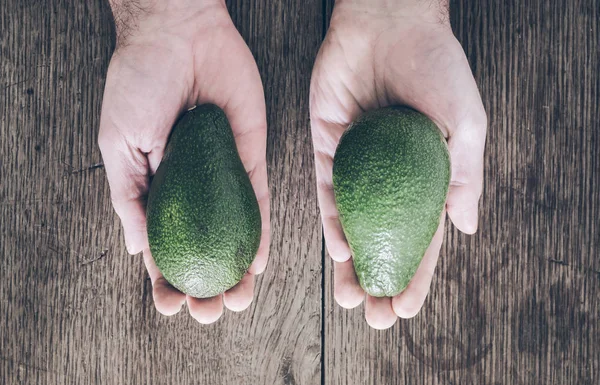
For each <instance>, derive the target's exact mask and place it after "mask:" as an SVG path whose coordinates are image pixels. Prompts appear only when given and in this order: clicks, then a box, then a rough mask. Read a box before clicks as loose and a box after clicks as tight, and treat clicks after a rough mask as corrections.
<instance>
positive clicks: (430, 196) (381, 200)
mask: <svg viewBox="0 0 600 385" xmlns="http://www.w3.org/2000/svg"><path fill="white" fill-rule="evenodd" d="M449 184H450V155H449V153H448V147H447V145H446V141H445V139H444V137H443V135H442V134H441V132H440V130H439V129H438V127H437V126H436V125H435V123H433V122H432V121H431V120H429V119H428V118H427V117H426V116H425V115H423V114H421V113H419V112H417V111H415V110H412V109H410V108H406V107H386V108H381V109H377V110H374V111H369V112H366V113H365V114H363V115H362V116H360V117H359V118H358V119H356V120H355V121H354V122H353V123H352V124H351V125H350V126H349V127H348V129H347V130H346V132H345V133H344V134H343V135H342V137H341V139H340V142H339V144H338V147H337V149H336V152H335V157H334V160H333V188H334V194H335V202H336V206H337V209H338V211H339V214H340V222H341V224H342V229H343V230H344V234H345V235H346V239H347V240H348V244H349V246H350V249H351V251H352V257H353V262H354V270H355V271H356V275H357V276H358V280H359V282H360V285H361V286H362V288H363V289H364V290H365V291H366V292H367V293H368V294H370V295H372V296H375V297H392V296H394V295H396V294H398V293H400V292H401V291H402V290H404V289H405V288H406V286H407V285H408V283H409V282H410V280H411V279H412V277H413V276H414V274H415V272H416V270H417V268H418V267H419V263H420V262H421V259H422V258H423V255H424V254H425V251H426V250H427V248H428V246H429V244H430V243H431V239H432V238H433V235H434V234H435V232H436V230H437V227H438V224H439V222H440V217H441V214H442V211H443V209H444V206H445V202H446V195H447V193H448V187H449Z"/></svg>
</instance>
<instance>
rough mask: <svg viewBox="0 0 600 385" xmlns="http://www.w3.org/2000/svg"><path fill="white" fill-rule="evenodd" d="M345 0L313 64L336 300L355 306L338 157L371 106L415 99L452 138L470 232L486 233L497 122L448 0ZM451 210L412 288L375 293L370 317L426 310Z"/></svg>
mask: <svg viewBox="0 0 600 385" xmlns="http://www.w3.org/2000/svg"><path fill="white" fill-rule="evenodd" d="M435 3H436V2H435V1H433V2H421V1H415V0H395V1H392V0H374V1H367V0H348V1H343V0H338V1H337V2H336V6H335V8H334V11H333V15H332V17H331V25H330V28H329V31H328V32H327V36H326V37H325V40H324V42H323V45H322V46H321V50H320V51H319V55H318V57H317V60H316V63H315V67H314V70H313V75H312V81H311V90H310V114H311V126H312V136H313V145H314V150H315V163H316V171H317V183H318V190H317V191H318V198H319V205H320V209H321V216H322V219H323V229H324V235H325V240H326V242H327V250H328V252H329V254H330V255H331V257H332V258H333V260H334V275H335V279H334V280H335V282H334V286H335V289H334V290H335V298H336V301H337V302H338V303H339V304H340V305H341V306H342V307H345V308H353V307H356V306H358V305H359V304H360V303H361V302H362V301H363V299H364V298H365V293H364V291H363V290H362V288H361V287H360V285H359V283H358V280H357V278H356V275H355V273H354V268H353V265H352V259H351V251H350V248H349V246H348V243H347V242H346V239H345V237H344V233H343V230H342V227H341V224H340V222H339V219H338V215H339V214H338V211H337V209H336V206H335V198H334V194H333V183H332V166H333V157H334V154H335V150H336V147H337V144H338V142H339V139H340V137H341V135H342V134H343V132H344V131H345V130H346V128H347V127H348V125H349V124H350V123H351V122H352V121H353V120H354V119H355V118H356V117H357V116H358V115H360V114H361V113H362V112H363V111H367V110H371V109H376V108H379V107H384V106H388V105H398V104H402V105H407V106H410V107H412V108H414V109H416V110H418V111H420V112H422V113H423V114H425V115H427V116H428V117H429V118H430V119H432V120H433V121H434V122H435V123H436V124H437V126H438V127H439V128H440V130H441V131H442V133H443V134H444V136H445V137H446V138H447V140H448V147H449V150H450V157H451V162H452V179H451V185H450V190H449V193H448V198H447V203H446V210H447V212H448V215H449V216H450V218H451V220H452V222H453V223H454V225H455V226H456V227H457V228H458V229H459V230H461V231H462V232H464V233H467V234H473V233H474V232H475V231H476V230H477V216H478V201H479V197H480V195H481V190H482V182H483V150H484V144H485V137H486V126H487V118H486V114H485V111H484V108H483V105H482V102H481V97H480V95H479V91H478V90H477V85H476V84H475V81H474V79H473V75H472V73H471V69H470V68H469V63H468V61H467V59H466V57H465V54H464V52H463V49H462V47H461V45H460V43H459V42H458V41H457V40H456V38H455V37H454V35H453V33H452V30H451V28H450V23H449V18H448V9H447V6H445V5H444V4H443V3H439V4H438V5H439V6H437V5H436V6H434V5H432V4H435ZM444 221H445V214H444V215H443V216H442V219H441V222H440V227H439V229H438V231H437V233H436V234H435V236H434V237H433V240H432V242H431V245H430V246H429V249H428V250H427V252H426V253H425V256H424V257H423V260H422V262H421V265H420V266H419V269H418V270H417V272H416V273H415V276H414V277H413V279H412V281H411V282H410V284H409V285H408V287H407V288H406V289H405V290H404V291H403V292H402V293H400V294H398V295H397V296H395V297H394V298H375V297H371V296H368V295H367V296H366V305H365V318H366V320H367V322H368V323H369V325H371V326H372V327H374V328H377V329H385V328H389V327H391V326H392V325H393V324H394V323H395V322H396V319H397V317H398V316H399V317H402V318H410V317H412V316H414V315H416V314H417V313H418V312H419V310H420V309H421V307H422V306H423V303H424V301H425V298H426V296H427V293H428V291H429V287H430V284H431V279H432V276H433V273H434V270H435V266H436V264H437V258H438V255H439V250H440V247H441V244H442V240H443V229H444Z"/></svg>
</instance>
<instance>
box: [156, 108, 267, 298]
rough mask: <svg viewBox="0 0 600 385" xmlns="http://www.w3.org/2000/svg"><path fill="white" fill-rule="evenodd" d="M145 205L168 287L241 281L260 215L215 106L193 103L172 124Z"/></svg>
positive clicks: (214, 290)
mask: <svg viewBox="0 0 600 385" xmlns="http://www.w3.org/2000/svg"><path fill="white" fill-rule="evenodd" d="M146 210H147V211H146V215H147V230H148V241H149V243H150V251H151V253H152V256H153V257H154V261H155V262H156V265H157V266H158V268H159V270H160V271H161V273H162V274H163V276H164V277H165V279H166V280H167V281H168V282H169V283H170V284H171V285H173V286H174V287H176V288H177V289H179V290H180V291H182V292H184V293H186V294H188V295H190V296H193V297H196V298H208V297H213V296H215V295H217V294H220V293H223V292H224V291H225V290H227V289H230V288H231V287H233V286H235V285H236V284H237V283H238V282H239V281H240V280H241V279H242V277H243V276H244V274H245V273H246V271H247V270H248V268H249V267H250V264H251V263H252V261H253V260H254V257H255V256H256V252H257V250H258V245H259V243H260V236H261V218H260V211H259V208H258V202H257V200H256V195H255V194H254V190H253V189H252V185H251V184H250V179H249V177H248V174H247V173H246V170H245V169H244V165H243V164H242V161H241V160H240V156H239V154H238V152H237V147H236V145H235V140H234V137H233V133H232V131H231V127H230V126H229V122H228V120H227V117H226V116H225V113H224V112H223V111H222V110H221V109H220V108H219V107H217V106H214V105H210V104H205V105H201V106H198V107H196V108H195V109H193V110H191V111H188V112H186V113H185V114H184V115H183V116H182V117H181V119H180V120H179V121H178V122H177V124H176V125H175V127H174V128H173V131H172V133H171V137H170V139H169V142H168V144H167V147H166V149H165V153H164V156H163V158H162V161H161V163H160V166H159V167H158V170H157V171H156V174H155V175H154V178H153V180H152V184H151V187H150V193H149V195H148V205H147V209H146Z"/></svg>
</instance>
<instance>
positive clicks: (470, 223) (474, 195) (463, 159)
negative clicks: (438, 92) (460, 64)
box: [446, 113, 487, 234]
mask: <svg viewBox="0 0 600 385" xmlns="http://www.w3.org/2000/svg"><path fill="white" fill-rule="evenodd" d="M481 116H482V117H481V118H478V119H472V120H470V121H467V122H464V123H462V124H461V125H460V126H459V127H458V128H457V129H456V130H452V131H451V135H450V139H449V140H448V150H449V151H450V159H451V162H452V179H451V181H450V190H449V192H448V199H447V201H446V207H447V210H448V215H449V216H450V219H451V220H452V223H454V226H456V227H457V228H458V229H459V230H460V231H462V232H463V233H466V234H474V233H475V232H476V231H477V226H478V208H479V197H480V196H481V191H482V188H483V151H484V146H485V135H486V134H485V132H486V126H487V122H486V117H485V113H482V114H481Z"/></svg>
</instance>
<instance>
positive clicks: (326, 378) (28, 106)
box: [0, 0, 600, 385]
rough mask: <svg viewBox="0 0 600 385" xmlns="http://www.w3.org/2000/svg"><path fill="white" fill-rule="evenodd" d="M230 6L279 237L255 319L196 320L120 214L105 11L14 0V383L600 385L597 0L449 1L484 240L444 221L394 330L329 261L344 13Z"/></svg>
mask: <svg viewBox="0 0 600 385" xmlns="http://www.w3.org/2000/svg"><path fill="white" fill-rule="evenodd" d="M228 5H229V8H230V10H231V13H232V17H233V19H234V21H235V23H236V25H237V26H238V28H239V29H240V32H241V33H242V35H243V36H244V38H245V39H246V41H247V42H248V44H249V46H250V48H251V50H252V52H253V53H254V55H255V57H256V58H257V62H258V65H259V68H260V71H261V75H262V77H263V83H264V85H265V92H266V97H267V109H268V119H269V139H268V154H267V156H268V161H269V174H270V190H271V194H272V202H271V207H272V228H273V230H272V238H273V239H272V245H271V261H270V264H269V267H268V269H267V272H266V273H265V274H264V275H263V276H261V277H260V278H259V279H258V281H257V290H256V294H255V300H254V303H253V304H252V306H251V308H250V309H249V310H247V311H245V312H243V313H240V314H233V313H226V314H225V316H224V317H223V319H222V320H220V321H219V322H218V323H216V324H214V325H211V326H201V325H198V324H197V323H195V321H193V320H192V319H191V318H190V317H189V316H188V315H187V314H186V312H185V311H184V312H182V313H181V314H179V315H177V316H174V317H171V318H167V317H163V316H160V315H159V314H158V313H157V312H156V311H155V310H154V307H153V305H152V294H151V288H150V282H149V280H148V278H147V274H146V273H145V271H144V268H143V263H142V261H141V258H140V257H139V256H135V257H131V256H128V255H127V254H126V251H125V247H124V242H123V238H122V234H121V226H120V224H119V221H118V219H117V218H116V216H115V215H114V213H113V211H112V208H111V205H110V199H109V190H108V184H107V182H106V178H105V175H104V170H103V167H102V164H101V157H100V152H99V150H98V148H97V145H96V137H97V131H98V122H99V111H100V106H101V102H102V100H101V99H102V89H103V84H104V78H105V72H106V68H107V65H108V61H109V59H110V55H111V52H112V49H113V47H114V28H113V26H112V17H111V13H110V9H109V7H108V4H107V2H106V1H105V0H95V1H89V2H86V1H79V0H52V1H48V2H41V1H33V0H4V1H3V2H2V3H1V4H0V252H1V254H0V263H1V268H0V271H2V274H1V277H2V278H3V279H2V280H1V281H0V383H3V384H9V385H12V384H211V385H212V384H269V385H270V384H285V385H295V384H309V385H312V384H319V383H321V384H351V385H352V384H357V385H363V384H365V385H367V384H448V385H450V384H493V385H497V384H517V385H520V384H525V385H528V384H561V385H562V384H578V385H579V384H583V385H586V384H598V383H600V317H599V313H600V310H599V308H600V228H599V219H598V218H600V187H599V184H600V155H599V154H598V152H597V148H598V147H600V138H599V135H600V127H599V122H600V114H599V112H598V109H599V106H600V75H599V74H598V69H599V68H600V50H599V48H598V44H599V42H600V30H599V27H598V24H599V20H600V4H599V2H598V1H597V0H579V1H572V0H560V1H542V0H532V1H527V2H516V1H507V2H498V1H492V0H482V1H472V0H457V1H455V2H454V3H453V4H452V22H453V26H454V30H455V33H456V34H457V36H458V38H459V40H460V41H461V42H462V43H463V45H464V47H465V50H466V52H467V55H468V57H469V60H470V63H471V65H472V67H473V70H474V72H475V76H476V79H477V81H478V84H479V86H480V89H481V91H482V95H483V100H484V104H485V106H486V109H487V111H488V114H489V118H490V128H489V134H488V145H487V152H486V154H487V155H486V170H487V171H486V182H485V192H484V198H483V200H482V203H481V207H482V213H481V224H480V231H479V233H478V234H477V235H475V236H471V237H469V236H464V235H461V234H459V233H458V232H457V230H456V229H454V228H453V227H451V226H449V227H448V229H447V233H446V241H445V246H444V247H443V249H442V256H441V259H440V262H439V265H438V269H437V272H436V275H435V277H434V281H433V285H432V289H431V293H430V296H429V298H428V299H427V301H426V304H425V307H424V309H423V311H422V312H421V313H420V314H419V315H418V316H417V317H415V318H414V319H411V320H401V321H399V322H398V323H397V324H396V325H395V326H394V327H393V328H392V329H390V330H388V331H375V330H370V329H369V328H368V327H367V325H366V323H365V321H364V316H363V311H364V310H363V307H362V306H361V307H359V308H357V309H354V310H343V309H341V308H339V307H338V306H337V305H335V303H334V302H333V290H332V289H333V288H332V286H331V283H332V272H331V263H330V261H329V259H328V258H323V257H324V255H323V244H322V238H321V229H320V222H319V220H318V210H317V205H316V194H315V186H314V172H313V158H312V153H311V145H310V135H309V122H308V85H309V78H310V71H311V66H312V62H313V60H314V56H315V54H316V52H317V49H318V46H319V43H320V41H321V39H322V37H323V33H324V24H325V22H326V20H327V17H328V14H329V13H330V11H331V2H330V1H326V0H325V2H322V1H321V0H303V1H299V0H296V1H293V0H286V1H272V0H253V1H246V0H232V1H230V2H228ZM323 262H324V263H323ZM322 266H323V268H324V272H323V269H322Z"/></svg>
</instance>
